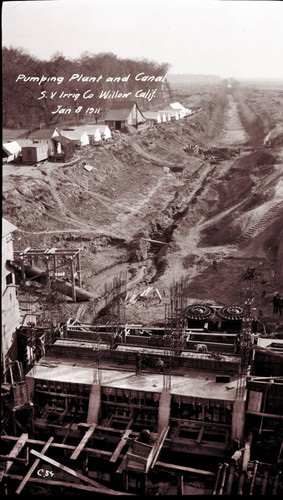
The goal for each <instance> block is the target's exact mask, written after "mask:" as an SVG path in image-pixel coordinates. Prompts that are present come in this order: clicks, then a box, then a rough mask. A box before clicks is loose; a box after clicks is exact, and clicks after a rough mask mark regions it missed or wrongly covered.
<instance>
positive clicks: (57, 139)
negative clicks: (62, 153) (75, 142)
mask: <svg viewBox="0 0 283 500" xmlns="http://www.w3.org/2000/svg"><path fill="white" fill-rule="evenodd" d="M52 140H53V141H55V142H60V144H63V145H64V144H69V143H70V139H68V138H67V137H65V136H64V135H54V137H52Z"/></svg>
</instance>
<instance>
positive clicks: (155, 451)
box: [145, 426, 170, 473]
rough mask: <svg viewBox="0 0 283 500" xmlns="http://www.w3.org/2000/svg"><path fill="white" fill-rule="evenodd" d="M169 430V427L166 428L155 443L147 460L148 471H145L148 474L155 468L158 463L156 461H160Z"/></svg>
mask: <svg viewBox="0 0 283 500" xmlns="http://www.w3.org/2000/svg"><path fill="white" fill-rule="evenodd" d="M169 429H170V427H169V426H168V427H164V429H163V430H162V431H161V433H160V434H159V436H158V438H157V440H156V442H155V443H154V445H153V448H152V451H151V452H150V454H149V457H148V459H147V465H146V470H145V472H146V473H147V472H148V471H149V469H150V467H154V466H155V463H156V461H157V459H158V456H159V454H160V452H161V449H162V446H163V444H164V441H165V439H166V437H167V434H168V432H169Z"/></svg>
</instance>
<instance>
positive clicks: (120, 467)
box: [116, 455, 127, 474]
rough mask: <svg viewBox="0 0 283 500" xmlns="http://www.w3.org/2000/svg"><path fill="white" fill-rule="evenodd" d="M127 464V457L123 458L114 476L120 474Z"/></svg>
mask: <svg viewBox="0 0 283 500" xmlns="http://www.w3.org/2000/svg"><path fill="white" fill-rule="evenodd" d="M126 463H127V455H125V456H124V458H123V460H122V462H121V463H120V465H119V467H118V469H117V470H116V474H122V472H123V470H125V467H126Z"/></svg>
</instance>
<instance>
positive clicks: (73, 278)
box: [71, 257, 76, 302]
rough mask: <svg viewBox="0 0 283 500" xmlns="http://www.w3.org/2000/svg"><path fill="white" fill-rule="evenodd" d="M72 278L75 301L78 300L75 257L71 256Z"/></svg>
mask: <svg viewBox="0 0 283 500" xmlns="http://www.w3.org/2000/svg"><path fill="white" fill-rule="evenodd" d="M71 278H72V299H73V301H74V302H76V282H75V266H74V261H73V257H71Z"/></svg>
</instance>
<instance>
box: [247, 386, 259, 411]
mask: <svg viewBox="0 0 283 500" xmlns="http://www.w3.org/2000/svg"><path fill="white" fill-rule="evenodd" d="M261 402H262V392H256V391H250V394H249V405H248V410H249V411H255V412H259V411H260V408H261Z"/></svg>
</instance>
